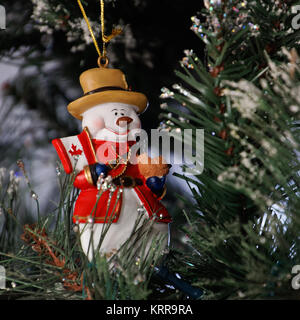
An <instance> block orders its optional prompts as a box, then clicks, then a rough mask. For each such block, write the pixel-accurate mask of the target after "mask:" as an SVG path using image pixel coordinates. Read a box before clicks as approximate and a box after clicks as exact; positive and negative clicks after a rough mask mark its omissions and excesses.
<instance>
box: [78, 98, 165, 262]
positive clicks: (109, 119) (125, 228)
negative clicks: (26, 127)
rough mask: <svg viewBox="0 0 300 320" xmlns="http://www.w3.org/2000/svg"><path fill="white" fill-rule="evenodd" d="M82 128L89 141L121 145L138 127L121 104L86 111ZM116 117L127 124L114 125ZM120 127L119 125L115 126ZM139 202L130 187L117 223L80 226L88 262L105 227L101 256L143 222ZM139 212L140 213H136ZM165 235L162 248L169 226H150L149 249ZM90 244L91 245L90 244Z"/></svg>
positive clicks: (134, 117) (130, 109)
mask: <svg viewBox="0 0 300 320" xmlns="http://www.w3.org/2000/svg"><path fill="white" fill-rule="evenodd" d="M82 116H83V120H82V126H83V127H88V129H89V132H90V134H91V136H92V138H93V139H99V140H106V141H115V142H125V141H127V140H130V138H129V137H130V130H133V129H135V130H136V129H138V128H140V127H141V123H140V119H139V117H138V115H137V113H136V107H134V106H131V105H126V104H122V103H106V104H101V105H98V106H95V107H93V108H91V109H88V110H87V111H86V112H84V113H83V114H82ZM120 117H130V118H131V119H132V121H131V122H130V123H129V124H128V125H124V123H121V125H118V124H117V120H118V119H119V118H120ZM119 124H120V123H119ZM141 207H142V203H141V201H140V199H139V197H138V195H137V194H136V192H135V191H134V189H132V188H124V189H123V199H122V207H121V212H120V218H119V220H118V222H116V223H112V224H110V225H108V224H103V223H80V224H79V229H80V233H81V238H80V239H81V245H82V249H83V251H84V252H85V254H86V255H87V256H88V258H89V259H90V260H91V259H92V256H93V249H94V250H96V248H97V246H98V244H99V241H100V237H101V234H102V233H103V232H104V230H105V229H106V228H108V231H107V233H106V235H105V237H104V240H103V242H102V244H101V247H100V252H101V253H106V254H110V253H114V252H115V251H116V250H118V249H119V248H120V247H121V246H122V244H123V243H124V242H125V241H126V240H127V239H128V238H129V237H130V236H131V234H132V231H133V229H134V225H135V223H136V220H137V219H138V216H139V215H140V214H143V215H144V217H145V218H146V219H147V218H148V214H147V212H146V210H145V211H144V213H141V212H138V209H139V208H141ZM139 211H140V210H139ZM158 234H160V235H165V240H164V241H165V243H164V244H165V245H167V243H168V242H169V239H168V236H169V227H168V224H166V223H153V226H152V230H151V233H150V234H149V235H148V239H149V240H148V244H147V247H149V246H150V244H151V242H152V239H153V237H154V236H155V235H158ZM92 241H93V242H92Z"/></svg>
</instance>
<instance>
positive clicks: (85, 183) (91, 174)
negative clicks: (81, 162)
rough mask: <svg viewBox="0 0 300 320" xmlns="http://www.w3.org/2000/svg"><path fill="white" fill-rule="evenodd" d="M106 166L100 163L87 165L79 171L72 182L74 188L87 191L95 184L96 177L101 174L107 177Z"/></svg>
mask: <svg viewBox="0 0 300 320" xmlns="http://www.w3.org/2000/svg"><path fill="white" fill-rule="evenodd" d="M107 172H108V166H106V165H105V164H101V163H95V164H90V165H87V166H85V167H84V168H83V170H81V171H80V172H79V173H78V174H77V176H76V177H75V180H74V183H73V185H74V187H75V188H78V189H88V188H90V187H91V186H95V185H96V184H97V180H98V177H99V176H100V174H101V173H103V174H104V176H106V175H107Z"/></svg>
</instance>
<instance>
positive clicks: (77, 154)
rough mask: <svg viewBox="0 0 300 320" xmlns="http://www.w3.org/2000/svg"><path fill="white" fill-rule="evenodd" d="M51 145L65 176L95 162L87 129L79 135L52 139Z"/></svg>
mask: <svg viewBox="0 0 300 320" xmlns="http://www.w3.org/2000/svg"><path fill="white" fill-rule="evenodd" d="M52 144H53V146H54V148H55V150H56V152H57V154H58V156H59V159H60V161H61V163H62V165H63V168H64V170H65V172H66V173H67V174H70V173H72V172H73V171H74V172H76V173H77V172H80V171H81V170H82V169H83V167H84V166H86V165H88V164H94V163H96V162H97V160H96V156H95V152H94V148H93V145H92V142H91V139H90V136H89V133H88V130H87V128H84V130H83V131H82V132H81V133H80V134H79V135H76V136H70V137H65V138H58V139H54V140H52Z"/></svg>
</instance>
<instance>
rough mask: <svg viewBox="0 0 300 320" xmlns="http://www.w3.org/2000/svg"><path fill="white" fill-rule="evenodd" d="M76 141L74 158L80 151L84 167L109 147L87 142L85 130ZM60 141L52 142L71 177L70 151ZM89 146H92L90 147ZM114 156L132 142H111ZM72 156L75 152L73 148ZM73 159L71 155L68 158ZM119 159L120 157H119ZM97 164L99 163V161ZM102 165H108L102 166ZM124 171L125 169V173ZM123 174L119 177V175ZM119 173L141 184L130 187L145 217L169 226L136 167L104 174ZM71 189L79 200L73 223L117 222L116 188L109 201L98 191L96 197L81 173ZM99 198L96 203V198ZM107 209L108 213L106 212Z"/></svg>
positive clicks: (119, 201)
mask: <svg viewBox="0 0 300 320" xmlns="http://www.w3.org/2000/svg"><path fill="white" fill-rule="evenodd" d="M77 138H78V140H79V141H80V146H81V147H82V149H83V150H80V149H79V148H78V149H79V150H77V151H79V152H78V154H80V155H81V153H80V152H81V151H83V153H84V156H85V157H86V159H87V162H88V163H87V164H88V165H91V164H94V163H96V162H98V161H97V158H96V154H97V149H98V148H99V147H100V146H101V145H102V144H103V143H105V144H108V145H109V144H110V143H109V142H107V141H101V140H94V139H93V140H91V139H90V138H89V136H88V132H87V130H84V131H83V132H82V133H81V134H80V135H78V136H77ZM62 141H63V139H55V140H53V141H52V143H53V145H54V147H55V149H56V151H57V153H58V155H59V157H60V160H61V161H62V164H63V166H64V168H65V171H66V172H67V173H71V172H72V171H71V168H72V164H71V161H70V160H72V158H71V156H70V155H69V154H72V150H66V149H65V145H63V143H62ZM91 142H92V143H91ZM112 144H113V145H114V147H115V149H116V151H117V153H118V150H119V147H120V150H125V151H126V150H128V147H129V145H132V142H131V141H129V142H128V146H127V144H126V143H125V144H126V145H125V147H124V144H123V145H122V146H121V145H120V144H119V143H116V142H112ZM73 147H74V145H73V144H72V149H73V153H74V150H76V148H75V149H74V148H73ZM72 155H73V154H72ZM120 155H122V154H120ZM99 160H100V161H101V159H99ZM105 164H108V162H106V163H105ZM125 167H126V169H125ZM124 169H125V171H124V172H123V173H122V171H123V170H124ZM120 173H122V175H121V176H130V177H132V178H138V179H140V180H141V181H142V184H140V185H137V186H135V187H134V191H135V192H136V194H137V195H138V197H139V199H140V200H141V202H142V204H143V205H144V207H145V209H146V211H147V213H148V216H149V218H150V219H152V218H153V217H154V218H155V220H156V221H157V222H162V223H169V222H171V217H170V215H169V213H168V211H167V209H166V208H165V207H164V206H163V205H162V204H161V203H160V198H159V197H157V196H156V195H155V194H154V193H153V192H152V191H151V190H150V189H149V188H148V186H147V185H146V178H145V177H144V176H142V175H141V174H140V172H139V169H138V165H135V164H131V163H130V162H128V163H127V165H125V164H121V165H119V166H118V167H117V168H116V169H111V170H110V171H109V172H108V175H110V176H112V178H114V177H116V176H118V175H119V174H120ZM74 187H76V188H78V189H80V190H81V191H80V193H79V196H78V198H77V200H76V203H75V208H74V213H73V221H74V222H79V223H84V222H87V220H88V218H90V217H92V218H93V219H94V221H95V223H105V222H108V221H110V220H109V218H111V219H112V222H117V221H118V219H119V216H120V212H121V207H122V193H120V192H119V189H120V188H123V187H120V186H119V187H117V188H116V190H115V191H114V192H113V193H112V194H111V199H109V198H110V197H109V195H110V191H109V190H106V191H101V190H100V193H99V191H98V190H97V188H96V186H94V185H93V184H92V183H91V181H90V179H88V177H87V176H86V172H85V170H84V169H82V170H80V172H79V173H78V174H77V175H76V177H75V180H74ZM98 194H99V195H100V194H101V196H100V197H99V199H98V201H97V195H98ZM108 207H109V209H108Z"/></svg>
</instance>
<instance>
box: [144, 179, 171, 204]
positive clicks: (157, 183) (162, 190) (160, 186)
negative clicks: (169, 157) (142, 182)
mask: <svg viewBox="0 0 300 320" xmlns="http://www.w3.org/2000/svg"><path fill="white" fill-rule="evenodd" d="M165 183H166V176H163V177H161V178H160V177H157V176H153V177H149V178H148V179H147V180H146V185H147V187H148V188H149V189H150V190H151V191H152V192H153V193H154V194H155V195H156V196H157V197H158V200H161V199H162V198H163V197H164V196H165V194H166V190H167V188H166V185H165Z"/></svg>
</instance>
